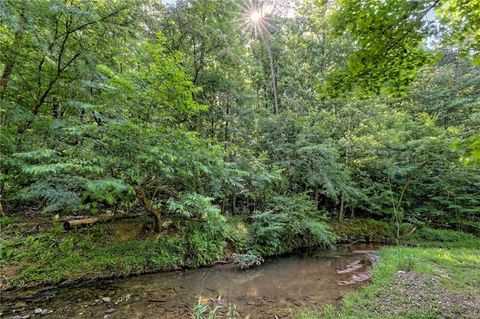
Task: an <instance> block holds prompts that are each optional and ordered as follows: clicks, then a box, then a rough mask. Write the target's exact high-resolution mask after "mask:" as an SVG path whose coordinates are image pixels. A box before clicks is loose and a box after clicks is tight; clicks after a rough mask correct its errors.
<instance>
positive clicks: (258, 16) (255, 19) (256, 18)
mask: <svg viewBox="0 0 480 319" xmlns="http://www.w3.org/2000/svg"><path fill="white" fill-rule="evenodd" d="M249 19H250V22H252V23H259V22H260V21H261V20H262V19H263V14H262V13H261V12H260V11H259V10H253V11H252V12H251V13H250V17H249Z"/></svg>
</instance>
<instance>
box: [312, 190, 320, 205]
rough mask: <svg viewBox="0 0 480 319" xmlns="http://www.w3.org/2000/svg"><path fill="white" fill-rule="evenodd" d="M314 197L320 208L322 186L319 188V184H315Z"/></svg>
mask: <svg viewBox="0 0 480 319" xmlns="http://www.w3.org/2000/svg"><path fill="white" fill-rule="evenodd" d="M313 198H314V199H313V200H314V201H315V205H316V206H317V209H320V188H318V187H317V186H315V190H314V191H313Z"/></svg>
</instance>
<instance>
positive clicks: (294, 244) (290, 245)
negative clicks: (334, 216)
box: [250, 195, 335, 256]
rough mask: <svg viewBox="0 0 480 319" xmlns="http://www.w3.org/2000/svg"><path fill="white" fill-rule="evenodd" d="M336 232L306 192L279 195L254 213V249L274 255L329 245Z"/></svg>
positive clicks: (252, 235)
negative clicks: (265, 206) (263, 208)
mask: <svg viewBox="0 0 480 319" xmlns="http://www.w3.org/2000/svg"><path fill="white" fill-rule="evenodd" d="M334 241H335V236H334V234H333V233H332V232H331V231H330V229H329V226H328V225H327V224H326V223H325V217H324V215H323V214H321V213H320V212H318V211H316V210H315V208H314V205H313V203H312V202H311V201H310V200H308V199H307V197H306V196H305V195H295V196H276V197H273V198H272V200H271V202H270V203H268V204H267V209H266V211H264V212H258V213H256V214H255V215H254V216H253V223H252V232H251V236H250V247H251V250H252V252H254V253H256V254H259V255H264V256H271V255H277V254H282V253H286V252H290V251H292V250H294V249H297V248H301V247H310V246H329V245H331V244H333V243H334Z"/></svg>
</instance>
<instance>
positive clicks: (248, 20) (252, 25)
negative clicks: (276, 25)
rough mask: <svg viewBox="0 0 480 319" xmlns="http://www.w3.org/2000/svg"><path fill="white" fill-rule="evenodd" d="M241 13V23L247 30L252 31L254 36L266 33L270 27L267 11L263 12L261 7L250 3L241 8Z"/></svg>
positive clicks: (255, 3) (263, 8) (263, 9)
mask: <svg viewBox="0 0 480 319" xmlns="http://www.w3.org/2000/svg"><path fill="white" fill-rule="evenodd" d="M242 11H243V12H242V18H241V21H242V22H243V25H244V26H245V28H246V29H247V30H250V31H253V33H254V34H256V35H258V34H260V35H261V34H263V33H265V32H267V31H268V30H267V27H268V26H269V25H270V24H269V23H268V14H267V13H268V11H266V10H265V7H264V6H263V5H260V4H258V3H257V2H254V1H250V2H249V3H247V4H246V5H245V6H242Z"/></svg>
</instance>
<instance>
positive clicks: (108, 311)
mask: <svg viewBox="0 0 480 319" xmlns="http://www.w3.org/2000/svg"><path fill="white" fill-rule="evenodd" d="M114 312H115V309H113V308H111V309H107V310H105V313H114Z"/></svg>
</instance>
